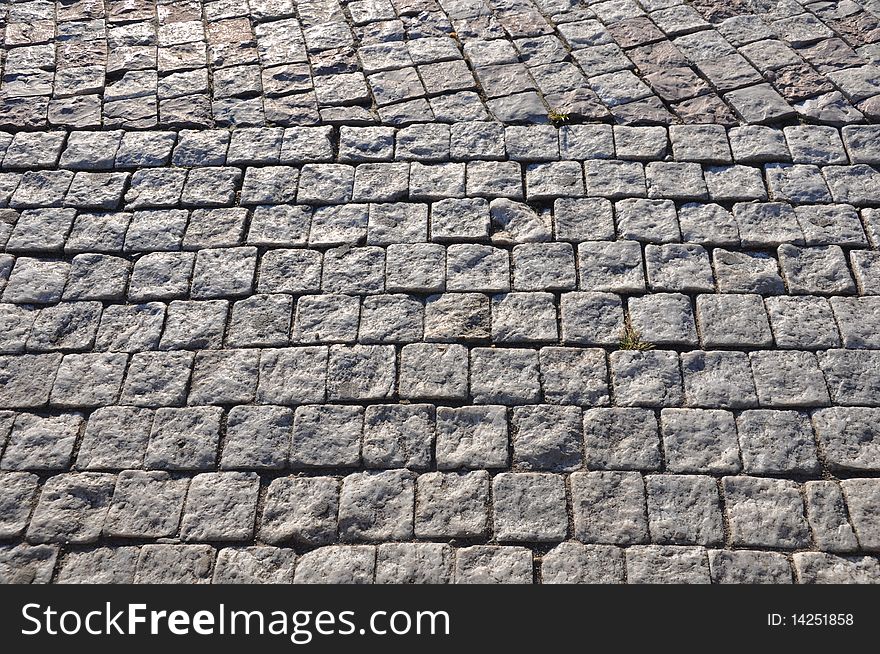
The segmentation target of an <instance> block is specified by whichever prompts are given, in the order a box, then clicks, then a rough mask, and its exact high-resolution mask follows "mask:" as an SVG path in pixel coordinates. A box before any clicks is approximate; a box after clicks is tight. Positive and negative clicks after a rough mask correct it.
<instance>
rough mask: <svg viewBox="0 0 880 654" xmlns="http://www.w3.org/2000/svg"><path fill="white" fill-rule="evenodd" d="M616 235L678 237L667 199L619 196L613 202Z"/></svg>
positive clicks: (650, 238)
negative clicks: (622, 197)
mask: <svg viewBox="0 0 880 654" xmlns="http://www.w3.org/2000/svg"><path fill="white" fill-rule="evenodd" d="M614 208H615V213H616V220H617V232H618V237H619V238H621V239H632V240H634V241H642V242H648V243H674V242H676V241H679V240H681V232H680V230H679V226H678V219H677V217H676V214H675V204H674V203H673V202H672V201H671V200H642V199H629V200H620V201H619V202H617V203H615V207H614Z"/></svg>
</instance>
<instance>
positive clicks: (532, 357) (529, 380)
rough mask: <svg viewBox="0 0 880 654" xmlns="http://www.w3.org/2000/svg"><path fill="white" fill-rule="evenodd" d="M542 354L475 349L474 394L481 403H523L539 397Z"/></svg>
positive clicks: (472, 375) (472, 393) (472, 386)
mask: <svg viewBox="0 0 880 654" xmlns="http://www.w3.org/2000/svg"><path fill="white" fill-rule="evenodd" d="M539 393H540V382H539V373H538V354H537V352H535V351H534V350H528V349H514V348H505V349H493V348H474V349H473V350H471V395H472V396H473V399H474V402H476V403H477V404H494V403H500V404H521V403H531V402H535V401H537V400H538V398H539Z"/></svg>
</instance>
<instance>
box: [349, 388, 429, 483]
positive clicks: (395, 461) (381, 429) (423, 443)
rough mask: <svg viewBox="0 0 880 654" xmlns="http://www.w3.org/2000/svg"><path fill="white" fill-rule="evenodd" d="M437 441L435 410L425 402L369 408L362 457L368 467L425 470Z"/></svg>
mask: <svg viewBox="0 0 880 654" xmlns="http://www.w3.org/2000/svg"><path fill="white" fill-rule="evenodd" d="M433 442H434V411H433V407H432V406H430V405H426V404H412V405H398V406H394V405H376V406H370V407H367V409H366V414H365V418H364V440H363V446H362V456H363V460H364V465H365V466H366V467H368V468H410V469H425V468H427V467H428V466H429V465H430V462H431V452H432V446H433Z"/></svg>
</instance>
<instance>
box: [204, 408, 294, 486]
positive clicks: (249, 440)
mask: <svg viewBox="0 0 880 654" xmlns="http://www.w3.org/2000/svg"><path fill="white" fill-rule="evenodd" d="M292 426H293V410H291V409H288V408H286V407H278V406H236V407H233V408H232V409H231V410H230V412H229V415H228V416H227V420H226V438H225V440H224V443H223V455H222V458H221V460H220V467H221V468H224V469H230V468H232V469H235V468H248V469H254V468H256V469H264V470H277V469H281V468H283V467H285V466H286V465H287V457H288V452H289V451H290V438H291V430H292Z"/></svg>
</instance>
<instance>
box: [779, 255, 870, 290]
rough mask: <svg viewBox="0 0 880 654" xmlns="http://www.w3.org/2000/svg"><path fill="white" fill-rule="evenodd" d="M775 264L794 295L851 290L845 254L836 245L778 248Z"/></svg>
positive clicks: (850, 278) (853, 288)
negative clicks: (777, 263) (777, 261)
mask: <svg viewBox="0 0 880 654" xmlns="http://www.w3.org/2000/svg"><path fill="white" fill-rule="evenodd" d="M778 253H779V267H780V268H781V269H782V276H783V277H784V279H785V281H786V284H787V285H788V290H789V292H790V293H792V294H796V295H809V294H838V293H854V292H855V290H856V288H855V284H854V283H853V280H852V277H851V276H850V272H849V268H848V267H847V263H846V256H845V255H844V253H843V250H842V249H841V248H840V246H838V245H823V246H818V247H812V248H799V247H796V246H794V245H788V244H783V245H780V246H779V248H778Z"/></svg>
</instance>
